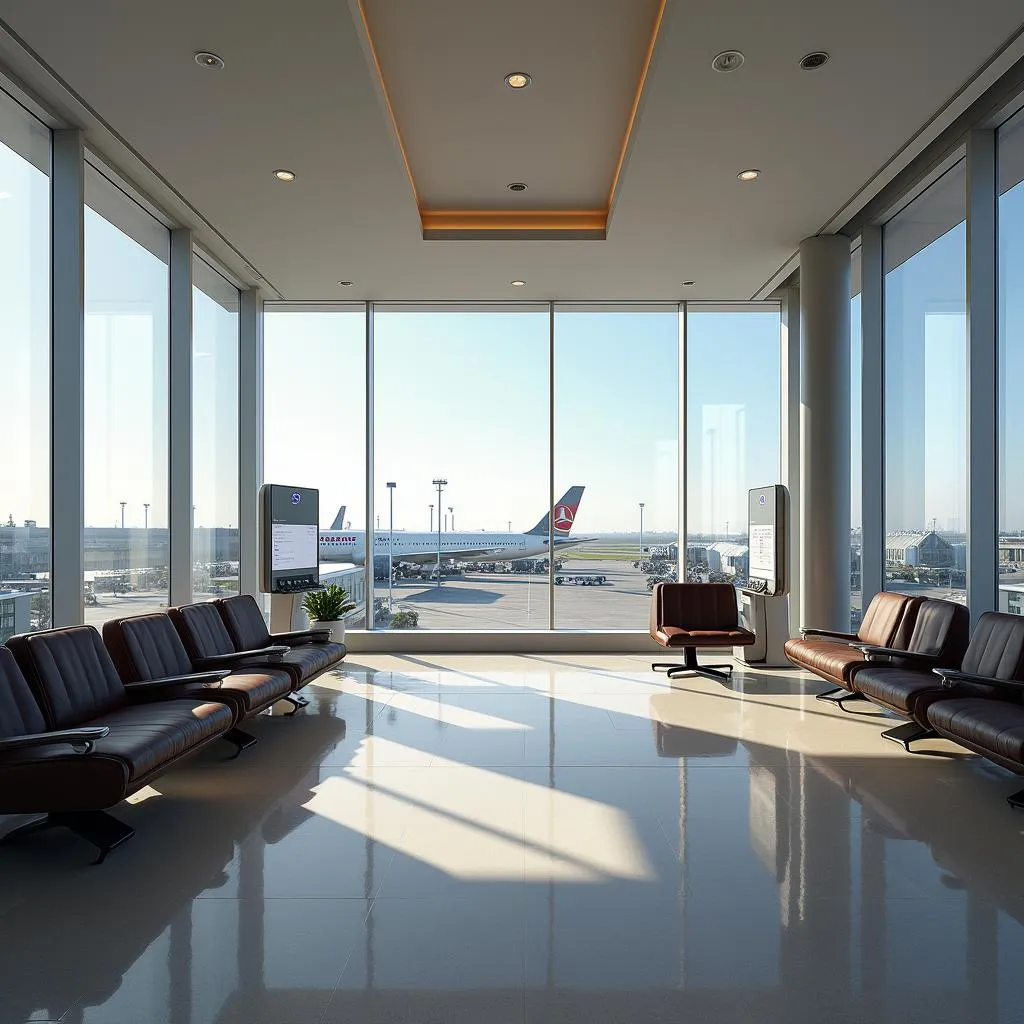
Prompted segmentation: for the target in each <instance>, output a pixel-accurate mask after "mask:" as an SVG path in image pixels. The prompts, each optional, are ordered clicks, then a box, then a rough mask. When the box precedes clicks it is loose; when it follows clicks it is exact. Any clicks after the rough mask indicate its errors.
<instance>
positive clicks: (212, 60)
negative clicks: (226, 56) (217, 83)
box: [192, 50, 224, 71]
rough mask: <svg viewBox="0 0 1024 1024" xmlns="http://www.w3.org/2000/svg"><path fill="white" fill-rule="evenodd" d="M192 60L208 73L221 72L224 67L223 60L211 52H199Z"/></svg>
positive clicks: (193, 55)
mask: <svg viewBox="0 0 1024 1024" xmlns="http://www.w3.org/2000/svg"><path fill="white" fill-rule="evenodd" d="M192 59H193V60H194V61H195V62H196V63H197V64H198V65H199V66H200V67H201V68H206V69H207V70H208V71H220V70H221V69H222V68H223V67H224V60H223V58H221V57H218V56H217V54H215V53H210V51H209V50H199V51H198V52H196V53H194V54H192Z"/></svg>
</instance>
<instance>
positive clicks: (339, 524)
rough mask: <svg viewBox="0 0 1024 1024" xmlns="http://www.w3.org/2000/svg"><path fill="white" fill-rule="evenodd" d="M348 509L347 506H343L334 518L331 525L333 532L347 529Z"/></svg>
mask: <svg viewBox="0 0 1024 1024" xmlns="http://www.w3.org/2000/svg"><path fill="white" fill-rule="evenodd" d="M347 508H348V506H347V505H342V506H341V508H339V509H338V514H337V515H336V516H335V517H334V522H333V523H331V529H332V530H344V529H345V511H346V509H347Z"/></svg>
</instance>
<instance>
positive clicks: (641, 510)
mask: <svg viewBox="0 0 1024 1024" xmlns="http://www.w3.org/2000/svg"><path fill="white" fill-rule="evenodd" d="M638 504H639V506H640V560H641V561H643V557H644V503H643V502H642V501H641V502H638Z"/></svg>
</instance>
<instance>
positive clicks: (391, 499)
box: [388, 480, 397, 609]
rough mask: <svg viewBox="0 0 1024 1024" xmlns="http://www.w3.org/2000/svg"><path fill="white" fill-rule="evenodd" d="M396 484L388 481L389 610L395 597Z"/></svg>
mask: <svg viewBox="0 0 1024 1024" xmlns="http://www.w3.org/2000/svg"><path fill="white" fill-rule="evenodd" d="M396 486H397V485H396V484H395V481H394V480H389V481H388V503H389V504H390V506H391V524H390V526H389V528H388V608H389V609H391V608H394V606H395V602H394V596H393V594H392V593H391V587H392V584H393V583H394V580H395V487H396Z"/></svg>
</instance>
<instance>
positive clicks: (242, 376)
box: [238, 288, 263, 597]
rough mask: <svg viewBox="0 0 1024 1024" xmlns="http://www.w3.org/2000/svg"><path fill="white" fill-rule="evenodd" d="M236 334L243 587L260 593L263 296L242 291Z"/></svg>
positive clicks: (257, 290)
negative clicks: (237, 335) (237, 333)
mask: <svg viewBox="0 0 1024 1024" xmlns="http://www.w3.org/2000/svg"><path fill="white" fill-rule="evenodd" d="M240 298H241V304H240V307H239V323H238V328H239V337H238V493H239V513H238V546H239V554H238V558H239V590H240V592H241V593H243V594H252V595H253V596H254V597H257V596H258V595H259V592H260V580H259V565H260V548H259V545H260V519H259V490H260V484H261V483H262V482H263V416H262V410H263V301H262V299H261V298H260V293H259V289H258V288H248V289H246V290H245V291H243V292H242V293H241V296H240Z"/></svg>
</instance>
